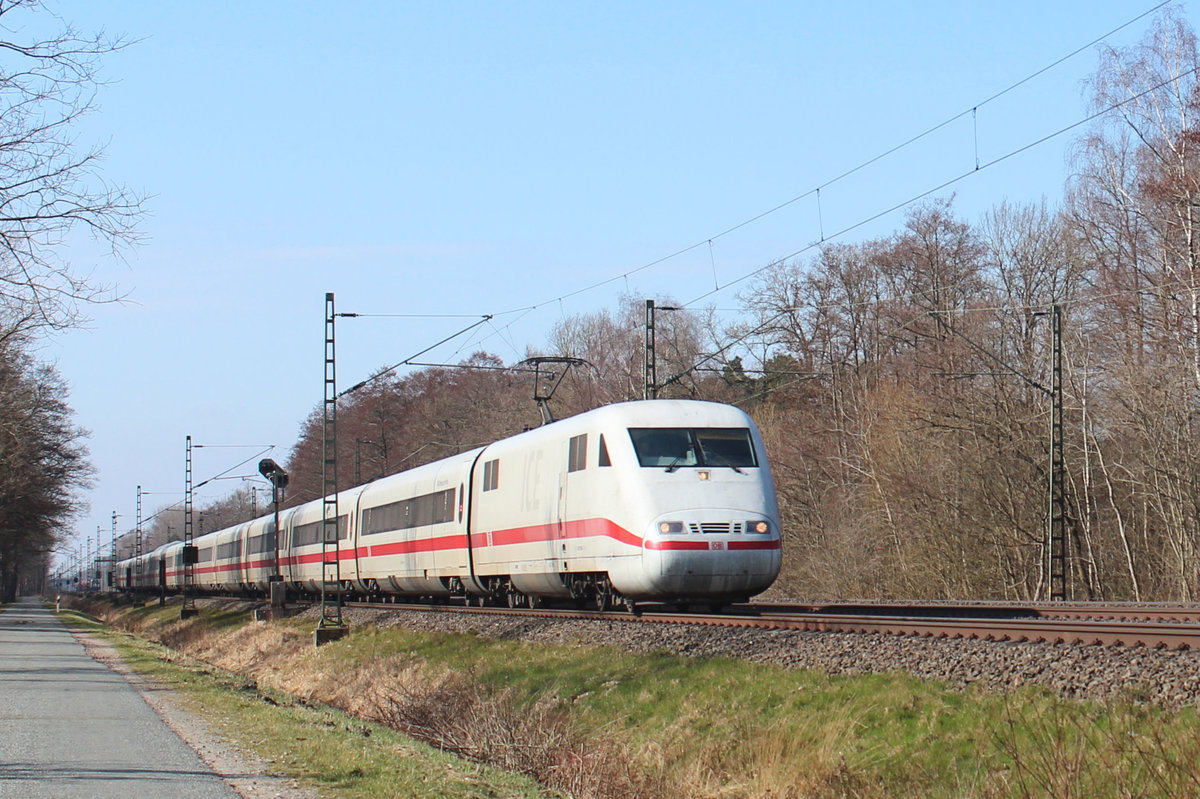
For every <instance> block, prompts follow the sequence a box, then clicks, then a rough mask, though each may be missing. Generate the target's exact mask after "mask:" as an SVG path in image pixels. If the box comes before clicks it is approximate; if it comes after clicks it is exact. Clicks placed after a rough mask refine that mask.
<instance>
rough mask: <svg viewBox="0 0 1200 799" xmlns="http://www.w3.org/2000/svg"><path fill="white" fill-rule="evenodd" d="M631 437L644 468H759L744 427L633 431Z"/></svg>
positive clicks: (646, 428) (658, 428)
mask: <svg viewBox="0 0 1200 799" xmlns="http://www.w3.org/2000/svg"><path fill="white" fill-rule="evenodd" d="M629 437H630V439H632V440H633V449H634V451H635V452H637V457H638V463H639V464H641V465H642V466H661V467H664V468H666V469H667V470H668V471H675V470H676V469H679V468H682V467H686V466H729V467H731V468H733V469H741V468H743V467H746V466H758V458H757V456H756V455H755V453H754V442H753V441H752V440H751V438H750V431H749V430H748V429H747V428H745V427H694V428H692V427H631V428H629Z"/></svg>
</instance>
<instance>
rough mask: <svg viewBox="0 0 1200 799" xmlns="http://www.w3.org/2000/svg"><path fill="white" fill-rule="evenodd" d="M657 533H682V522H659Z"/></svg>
mask: <svg viewBox="0 0 1200 799" xmlns="http://www.w3.org/2000/svg"><path fill="white" fill-rule="evenodd" d="M658 531H659V532H660V533H682V532H683V522H659V523H658Z"/></svg>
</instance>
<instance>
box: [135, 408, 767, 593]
mask: <svg viewBox="0 0 1200 799" xmlns="http://www.w3.org/2000/svg"><path fill="white" fill-rule="evenodd" d="M337 499H338V509H339V510H338V512H339V514H340V515H339V518H338V535H339V543H338V548H339V559H340V560H339V562H340V572H341V575H340V576H341V579H342V581H343V587H344V589H345V590H346V591H347V592H349V593H359V594H364V595H399V596H405V597H435V598H449V597H460V598H464V599H466V600H467V601H468V602H472V603H475V604H479V605H483V604H489V603H506V604H508V605H510V606H516V605H528V606H535V605H536V604H538V603H540V602H543V601H545V600H575V601H577V602H585V603H589V604H590V605H591V606H593V607H595V608H598V609H606V608H608V607H610V606H612V605H613V604H614V603H617V602H624V603H625V604H626V605H627V606H628V607H629V608H630V609H631V610H632V609H634V607H635V604H634V603H637V602H669V603H673V604H677V605H684V604H696V605H702V606H706V607H719V606H723V605H725V604H728V603H730V602H736V601H745V600H746V599H747V598H749V597H751V596H753V595H755V594H758V593H760V592H762V591H764V590H765V589H766V588H767V587H768V586H770V585H771V583H772V582H773V581H774V580H775V578H776V576H777V575H778V574H779V567H780V559H781V552H780V529H779V511H778V506H777V504H776V500H775V488H774V483H773V481H772V479H771V472H770V469H769V467H768V465H767V460H766V453H765V451H764V448H763V442H762V437H761V436H760V435H759V432H758V429H757V428H756V427H755V425H754V423H753V421H751V419H750V417H749V416H747V415H746V414H745V413H744V412H743V411H741V410H739V409H737V408H734V407H732V406H728V405H721V404H717V403H711V402H698V401H692V400H653V401H646V402H627V403H621V404H617V405H610V406H607V407H603V408H598V409H596V410H593V411H589V412H587V413H582V414H579V415H577V416H573V417H570V418H568V419H563V420H561V421H557V422H554V423H552V424H548V425H545V426H543V427H539V428H536V429H533V430H530V431H527V432H525V433H521V434H519V435H515V436H512V437H511V438H506V439H503V440H501V441H497V442H496V443H494V444H490V445H488V446H486V447H481V448H478V449H473V450H471V451H469V452H464V453H462V454H460V455H455V456H453V457H450V458H446V459H444V460H440V461H436V462H434V463H430V464H427V465H425V466H421V467H418V468H416V469H411V470H409V471H406V472H401V473H399V474H394V475H391V476H389V477H384V478H381V479H379V480H376V481H374V482H371V483H368V484H366V485H362V486H357V487H355V488H351V489H348V490H345V491H341V492H339V494H338V497H337ZM322 514H323V503H322V501H321V500H316V501H313V502H309V503H307V504H304V505H300V506H298V507H295V508H291V509H288V510H286V511H283V512H282V513H281V514H280V528H281V529H282V531H283V534H282V536H280V540H279V572H280V575H281V577H282V579H283V580H284V582H285V583H286V584H287V586H288V588H289V589H290V590H291V591H293V592H301V593H313V592H319V591H320V584H321V579H322V529H323V524H322ZM194 544H195V546H196V548H197V552H196V563H195V565H194V567H193V569H194V572H193V574H194V587H195V590H197V591H201V592H220V593H229V592H266V591H267V590H268V586H269V580H270V577H271V576H272V574H273V573H274V571H275V557H276V555H275V536H274V520H273V517H272V516H265V517H263V518H259V519H255V520H253V521H250V522H246V523H244V524H240V525H237V526H235V527H231V528H227V529H225V530H220V531H217V532H214V533H209V534H207V535H204V536H201V537H199V538H197V539H196V540H195V541H194ZM116 577H117V580H116V582H117V585H118V587H119V588H121V589H125V590H142V591H156V592H157V591H167V592H174V591H178V590H180V588H181V586H182V583H183V544H182V542H178V541H176V542H172V543H169V544H165V545H164V546H162V547H159V548H158V549H156V550H155V551H153V552H151V553H149V554H147V555H143V556H141V558H138V559H130V560H126V561H124V562H122V563H120V564H118V568H117V575H116Z"/></svg>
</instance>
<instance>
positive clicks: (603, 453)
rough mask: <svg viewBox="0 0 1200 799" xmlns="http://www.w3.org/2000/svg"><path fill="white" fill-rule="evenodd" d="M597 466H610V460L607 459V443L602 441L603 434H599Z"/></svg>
mask: <svg viewBox="0 0 1200 799" xmlns="http://www.w3.org/2000/svg"><path fill="white" fill-rule="evenodd" d="M597 465H599V466H612V461H610V460H609V459H608V445H607V444H605V443H604V434H603V433H601V434H600V462H599V464H597Z"/></svg>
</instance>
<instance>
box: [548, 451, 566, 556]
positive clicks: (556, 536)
mask: <svg viewBox="0 0 1200 799" xmlns="http://www.w3.org/2000/svg"><path fill="white" fill-rule="evenodd" d="M553 527H554V530H553V535H552V536H551V537H550V558H551V560H553V561H554V568H553V569H552V571H554V572H557V573H559V574H561V573H563V572H565V571H566V570H567V474H566V472H559V475H558V504H557V506H556V510H555V514H554V525H553Z"/></svg>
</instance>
